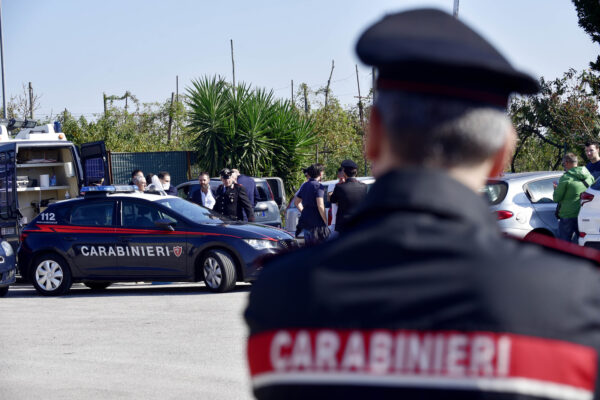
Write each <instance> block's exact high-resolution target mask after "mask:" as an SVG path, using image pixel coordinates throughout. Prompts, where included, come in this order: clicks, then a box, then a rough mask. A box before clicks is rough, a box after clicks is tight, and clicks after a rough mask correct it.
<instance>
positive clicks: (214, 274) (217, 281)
mask: <svg viewBox="0 0 600 400" xmlns="http://www.w3.org/2000/svg"><path fill="white" fill-rule="evenodd" d="M204 277H205V278H206V283H207V284H208V286H210V287H211V288H212V289H217V288H218V287H219V286H220V285H221V281H222V279H223V273H222V271H221V266H220V265H219V262H218V261H217V260H215V259H214V258H213V257H208V258H207V259H206V261H204Z"/></svg>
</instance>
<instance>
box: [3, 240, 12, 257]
mask: <svg viewBox="0 0 600 400" xmlns="http://www.w3.org/2000/svg"><path fill="white" fill-rule="evenodd" d="M2 250H4V254H5V255H6V257H10V256H12V255H13V248H12V246H11V245H10V243H8V242H7V241H5V240H3V241H2Z"/></svg>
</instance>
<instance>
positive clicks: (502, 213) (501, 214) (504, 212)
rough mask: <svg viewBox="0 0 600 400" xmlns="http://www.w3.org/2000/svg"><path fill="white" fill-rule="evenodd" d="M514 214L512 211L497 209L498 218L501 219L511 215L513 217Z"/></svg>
mask: <svg viewBox="0 0 600 400" xmlns="http://www.w3.org/2000/svg"><path fill="white" fill-rule="evenodd" d="M513 215H514V214H513V213H512V212H511V211H507V210H500V211H496V218H497V219H498V220H500V219H508V218H510V217H512V216H513Z"/></svg>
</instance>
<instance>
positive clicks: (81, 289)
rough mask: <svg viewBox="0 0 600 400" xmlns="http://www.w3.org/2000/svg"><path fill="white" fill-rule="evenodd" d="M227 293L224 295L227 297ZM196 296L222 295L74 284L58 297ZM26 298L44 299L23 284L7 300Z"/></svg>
mask: <svg viewBox="0 0 600 400" xmlns="http://www.w3.org/2000/svg"><path fill="white" fill-rule="evenodd" d="M251 287H252V285H249V284H238V285H237V286H236V287H235V288H234V289H233V290H231V291H230V292H227V293H239V292H248V293H249V292H250V288H251ZM227 293H224V294H225V295H226V294H227ZM196 295H214V296H219V295H222V293H213V292H210V291H209V290H208V289H207V288H206V286H204V285H201V284H186V283H176V284H154V285H151V284H149V283H144V284H122V283H115V284H114V285H111V286H109V287H108V288H107V289H105V290H102V291H95V290H92V289H89V288H88V287H86V286H84V285H83V284H74V285H73V287H71V290H70V291H69V293H67V294H65V295H63V296H58V297H61V298H69V297H126V296H138V297H140V296H196ZM19 297H20V298H24V297H43V296H41V295H40V294H38V293H37V292H36V290H35V289H34V288H33V286H32V285H29V284H26V283H23V284H16V285H12V286H11V287H10V289H9V291H8V295H7V296H6V298H19ZM0 301H2V300H1V299H0Z"/></svg>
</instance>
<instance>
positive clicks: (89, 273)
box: [18, 186, 296, 295]
mask: <svg viewBox="0 0 600 400" xmlns="http://www.w3.org/2000/svg"><path fill="white" fill-rule="evenodd" d="M82 193H83V194H84V196H83V197H79V198H76V199H71V200H65V201H60V202H58V203H54V204H51V205H49V207H48V208H47V209H45V210H44V211H43V212H42V213H40V215H38V216H37V217H36V218H35V219H34V220H32V221H31V222H30V223H29V224H28V225H27V226H26V227H25V228H24V229H23V231H22V232H21V245H20V247H19V251H18V260H19V261H18V263H19V271H20V273H21V275H22V276H23V277H24V278H25V279H27V280H28V281H30V282H31V283H32V284H33V286H34V287H35V289H36V290H37V291H38V292H39V293H41V294H42V295H61V294H64V293H66V292H67V291H68V290H69V288H70V287H71V284H72V283H73V282H83V283H84V284H85V285H87V286H88V287H90V288H92V289H96V290H100V289H104V288H106V287H108V286H109V285H110V284H111V283H112V282H124V281H170V282H173V281H178V282H180V281H192V282H196V281H201V280H204V282H205V283H206V286H207V287H208V289H209V290H211V291H213V292H224V291H227V290H230V289H232V288H233V287H234V286H235V284H236V281H252V280H254V279H255V278H256V276H257V273H258V272H259V271H258V270H259V269H260V267H258V266H257V263H256V261H257V260H258V259H259V258H260V257H262V256H267V255H270V254H276V253H278V252H280V251H282V250H285V249H288V248H290V247H295V246H296V242H295V241H294V239H293V238H292V236H290V235H289V234H287V233H286V232H285V231H282V230H280V229H276V228H271V227H268V226H265V225H259V224H248V223H241V222H234V221H230V220H227V219H226V218H225V217H224V216H222V215H220V214H217V213H215V212H213V211H211V210H209V209H206V208H204V207H201V206H198V205H196V204H193V203H191V202H188V201H186V200H184V199H181V198H179V197H175V196H167V195H166V194H164V192H162V190H160V191H156V192H154V193H148V192H139V191H137V190H135V187H133V186H97V187H84V188H83V189H82Z"/></svg>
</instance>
